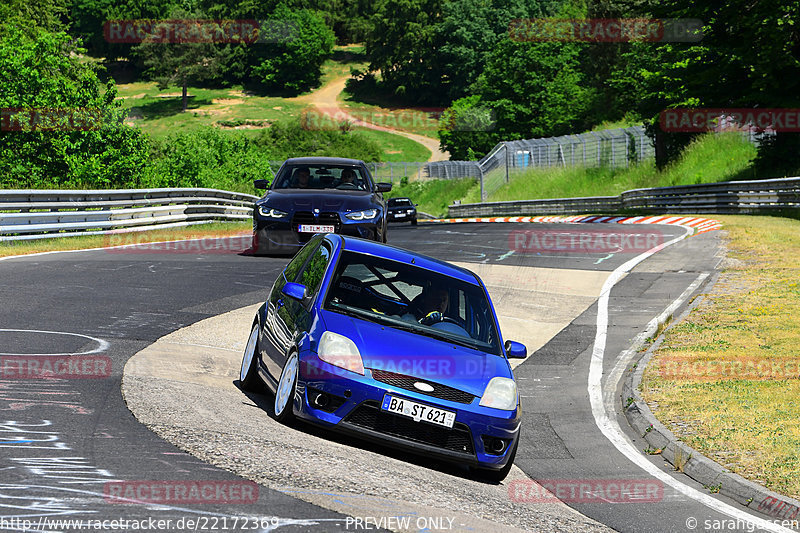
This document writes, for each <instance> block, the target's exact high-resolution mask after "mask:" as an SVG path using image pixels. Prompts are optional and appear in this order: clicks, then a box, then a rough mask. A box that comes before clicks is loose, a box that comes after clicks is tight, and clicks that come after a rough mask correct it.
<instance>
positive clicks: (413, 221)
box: [411, 218, 417, 226]
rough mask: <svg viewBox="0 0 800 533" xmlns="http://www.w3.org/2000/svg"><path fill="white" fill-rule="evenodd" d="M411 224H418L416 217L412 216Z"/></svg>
mask: <svg viewBox="0 0 800 533" xmlns="http://www.w3.org/2000/svg"><path fill="white" fill-rule="evenodd" d="M411 225H412V226H416V225H417V219H416V218H412V219H411Z"/></svg>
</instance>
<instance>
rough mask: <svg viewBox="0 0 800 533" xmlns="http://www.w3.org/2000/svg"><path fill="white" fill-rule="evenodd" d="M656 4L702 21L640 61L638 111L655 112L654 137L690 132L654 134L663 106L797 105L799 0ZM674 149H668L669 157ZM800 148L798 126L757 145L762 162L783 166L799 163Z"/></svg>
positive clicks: (656, 8) (677, 140)
mask: <svg viewBox="0 0 800 533" xmlns="http://www.w3.org/2000/svg"><path fill="white" fill-rule="evenodd" d="M652 9H653V14H654V15H655V16H657V17H664V18H681V17H691V18H696V19H700V20H702V21H703V22H704V24H705V25H704V27H703V39H702V41H701V42H700V43H693V44H680V43H675V44H664V45H661V46H660V47H658V48H659V49H658V54H660V56H661V58H662V59H663V62H662V63H660V64H658V65H655V66H651V67H650V68H645V69H643V73H642V74H643V76H642V77H643V80H644V83H643V89H642V95H643V97H644V98H643V103H642V105H641V113H642V116H644V117H648V118H650V119H651V120H652V124H653V125H652V126H651V128H650V129H651V131H652V132H653V135H654V137H656V139H657V140H658V138H659V137H666V138H667V139H668V142H671V143H672V144H678V145H680V144H682V142H686V138H688V136H687V135H686V134H670V135H656V132H657V131H658V129H657V126H656V125H655V123H656V119H657V116H658V113H660V112H661V111H662V110H664V109H665V108H667V107H709V108H726V107H727V108H736V107H740V108H796V107H800V2H797V1H792V2H783V1H781V0H755V1H754V0H731V1H728V2H724V3H697V4H692V5H691V6H690V5H687V3H686V2H685V1H683V0H664V1H663V2H659V3H658V4H654V5H653V7H652ZM662 143H663V141H662ZM656 144H657V145H658V144H660V143H659V142H657V143H656ZM675 152H676V151H675V150H671V151H667V153H666V160H669V159H671V158H673V157H674V156H675ZM798 153H800V134H797V133H786V132H779V133H778V134H777V136H776V137H775V138H774V139H772V140H771V141H770V142H766V143H764V144H762V145H761V146H760V147H759V155H758V163H759V165H760V166H762V168H766V169H770V170H771V171H773V172H776V173H781V174H785V173H789V172H792V171H793V170H796V169H797V168H798V166H800V164H799V163H800V159H799V158H798V155H797V154H798ZM665 162H666V161H665V160H663V159H662V160H661V161H660V163H662V164H663V163H665Z"/></svg>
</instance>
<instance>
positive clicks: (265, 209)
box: [258, 205, 289, 218]
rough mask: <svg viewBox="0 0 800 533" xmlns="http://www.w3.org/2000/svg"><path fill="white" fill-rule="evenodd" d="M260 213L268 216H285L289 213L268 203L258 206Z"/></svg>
mask: <svg viewBox="0 0 800 533" xmlns="http://www.w3.org/2000/svg"><path fill="white" fill-rule="evenodd" d="M258 214H259V215H261V216H262V217H266V218H283V217H285V216H286V215H288V214H289V213H285V212H284V211H280V210H278V209H272V208H271V207H269V206H266V205H260V206H258Z"/></svg>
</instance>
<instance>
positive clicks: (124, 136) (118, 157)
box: [0, 22, 147, 188]
mask: <svg viewBox="0 0 800 533" xmlns="http://www.w3.org/2000/svg"><path fill="white" fill-rule="evenodd" d="M83 52H84V50H83V49H81V48H77V47H76V46H75V45H74V44H73V42H72V38H71V37H69V36H68V35H67V34H66V33H63V32H55V33H54V32H48V31H46V30H44V29H42V28H39V29H37V31H35V32H27V33H26V32H25V31H24V30H22V29H21V25H17V24H15V23H13V22H11V23H8V24H5V25H2V26H0V71H2V72H3V76H2V79H0V108H4V109H6V110H7V111H6V112H5V113H4V114H5V116H4V117H3V121H4V122H5V121H7V122H8V123H7V124H5V125H4V126H5V127H4V128H2V130H0V168H2V169H3V170H4V172H3V173H2V174H0V187H15V188H54V187H61V188H73V187H75V188H86V187H98V188H116V187H129V186H135V185H136V184H137V177H138V176H139V174H140V172H141V170H142V169H143V168H144V166H145V164H146V161H147V141H146V138H145V137H144V136H143V135H142V133H141V131H139V130H138V129H134V128H131V127H127V126H125V125H124V124H123V118H124V111H123V110H122V109H120V105H119V103H118V102H115V101H114V98H115V97H116V95H117V91H116V88H115V86H114V84H113V82H109V83H108V84H107V85H106V86H105V88H104V90H103V88H102V85H101V84H100V82H99V80H98V77H97V71H96V70H95V67H94V66H93V65H92V64H91V63H86V62H84V61H81V60H80V58H79V55H80V54H82V53H83ZM15 108H16V109H20V110H24V112H22V113H13V112H12V111H10V110H13V109H15ZM12 115H13V116H12ZM70 118H71V119H73V120H76V119H77V120H80V121H84V120H86V122H82V123H79V122H72V123H70V122H68V120H69V119H70ZM12 123H13V125H12ZM3 130H4V131H3Z"/></svg>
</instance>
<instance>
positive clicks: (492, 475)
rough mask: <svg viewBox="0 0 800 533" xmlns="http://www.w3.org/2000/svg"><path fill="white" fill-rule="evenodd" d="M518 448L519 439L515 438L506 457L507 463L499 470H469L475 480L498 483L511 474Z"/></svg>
mask: <svg viewBox="0 0 800 533" xmlns="http://www.w3.org/2000/svg"><path fill="white" fill-rule="evenodd" d="M518 446H519V437H517V441H516V442H515V443H514V449H513V450H511V454H510V455H509V456H508V462H507V463H506V465H505V466H504V467H503V468H501V469H500V470H489V469H488V468H474V467H473V468H470V470H471V471H472V473H473V475H474V476H475V477H476V478H478V479H480V480H482V481H489V482H491V483H500V482H501V481H503V480H504V479H505V478H506V477H507V476H508V473H509V472H511V467H512V466H514V458H515V457H516V456H517V447H518Z"/></svg>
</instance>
